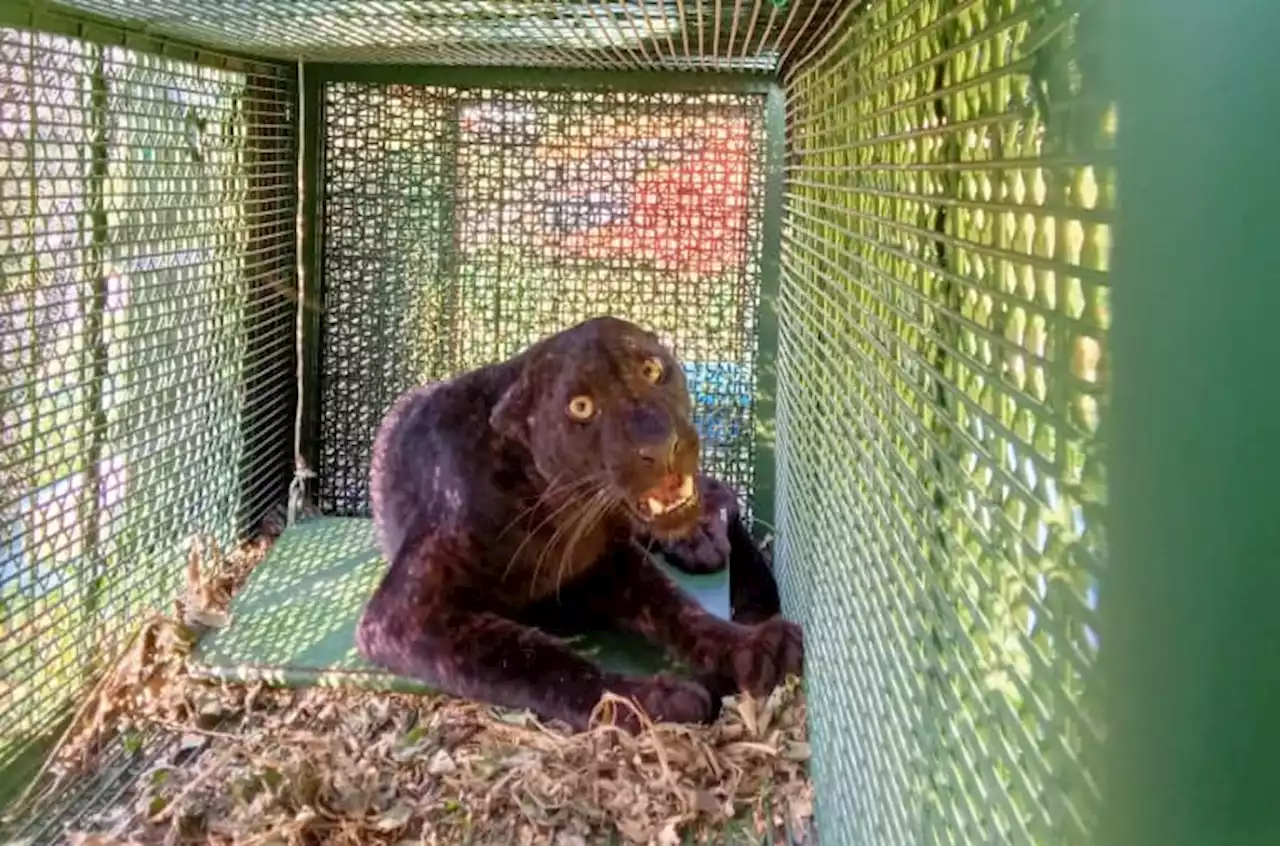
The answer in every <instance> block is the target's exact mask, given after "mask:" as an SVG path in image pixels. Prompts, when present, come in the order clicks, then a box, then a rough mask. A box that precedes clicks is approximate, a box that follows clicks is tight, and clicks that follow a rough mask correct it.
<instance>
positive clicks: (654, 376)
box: [640, 358, 662, 385]
mask: <svg viewBox="0 0 1280 846" xmlns="http://www.w3.org/2000/svg"><path fill="white" fill-rule="evenodd" d="M640 373H641V374H642V375H643V376H644V378H645V381H646V382H648V383H649V384H651V385H656V384H658V380H659V379H661V378H662V362H661V361H658V360H657V359H656V358H646V359H645V360H644V364H642V365H641V366H640Z"/></svg>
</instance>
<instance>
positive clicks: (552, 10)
mask: <svg viewBox="0 0 1280 846" xmlns="http://www.w3.org/2000/svg"><path fill="white" fill-rule="evenodd" d="M61 5H63V6H65V7H67V8H71V9H75V10H77V11H81V12H88V13H92V14H96V15H102V16H105V17H109V18H111V19H112V20H113V21H115V22H124V23H127V24H129V25H131V26H132V27H133V28H137V29H140V30H143V31H145V32H149V33H151V34H155V35H164V36H168V37H171V38H181V39H185V40H191V41H195V42H199V43H201V44H204V45H208V46H211V47H218V48H222V49H230V50H236V51H240V52H246V53H253V54H257V55H260V56H264V57H269V58H277V59H289V60H302V61H317V62H362V63H387V64H391V63H414V64H436V65H489V66H505V67H513V66H529V67H574V68H602V69H609V68H615V69H623V68H627V69H648V70H699V69H703V70H737V71H759V72H770V71H775V70H777V69H778V68H780V67H782V66H784V65H785V64H787V62H789V61H791V60H793V59H798V58H800V57H803V56H804V55H805V54H806V53H807V52H808V50H810V49H811V48H813V47H814V46H815V36H818V35H819V34H820V33H823V32H826V31H829V29H830V23H831V21H832V19H834V18H835V17H836V15H838V14H839V13H840V11H841V10H842V9H843V8H847V7H849V6H851V5H854V4H852V3H849V2H846V0H623V2H601V0H576V2H574V0H541V2H539V0H506V2H495V0H398V2H397V0H389V1H384V2H377V0H368V2H360V1H359V0H71V2H66V3H63V4H61Z"/></svg>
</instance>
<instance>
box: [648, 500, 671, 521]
mask: <svg viewBox="0 0 1280 846" xmlns="http://www.w3.org/2000/svg"><path fill="white" fill-rule="evenodd" d="M645 505H648V506H649V513H650V514H652V515H653V516H654V517H657V516H658V515H659V514H663V513H664V512H666V510H667V507H666V506H665V505H663V504H662V503H661V502H658V500H656V499H654V498H653V497H649V501H648V502H646V503H645Z"/></svg>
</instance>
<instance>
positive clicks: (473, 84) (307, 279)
mask: <svg viewBox="0 0 1280 846" xmlns="http://www.w3.org/2000/svg"><path fill="white" fill-rule="evenodd" d="M300 74H301V82H300V90H301V92H302V95H301V96H302V121H303V128H302V131H301V132H300V133H299V138H300V139H301V140H300V143H301V144H302V150H301V153H300V160H301V161H302V167H303V176H302V192H303V196H302V198H301V203H302V208H303V210H304V211H303V215H304V217H303V219H304V223H303V234H302V245H301V256H302V261H303V292H304V293H303V296H304V299H305V305H304V307H303V321H302V324H303V325H302V349H303V354H302V374H303V375H302V397H303V402H304V403H305V404H304V406H303V417H302V439H301V440H302V457H303V459H304V460H305V461H306V462H307V465H308V466H309V467H310V468H312V469H313V470H314V469H315V468H316V467H317V466H318V465H319V443H320V416H319V407H320V401H321V383H320V374H321V372H322V370H321V356H322V355H323V350H322V344H321V338H320V335H321V325H320V314H321V310H320V308H319V304H320V303H322V302H323V301H324V280H323V271H322V265H323V257H324V243H323V231H322V230H323V227H322V225H321V221H322V220H323V211H324V209H323V193H322V191H321V190H320V180H321V179H322V176H323V174H322V170H323V156H324V150H323V144H322V143H321V138H322V130H323V127H324V101H323V90H324V86H325V85H326V84H327V83H330V82H375V83H386V84H402V85H433V86H442V87H452V88H462V89H468V88H473V89H478V88H492V89H507V90H511V89H520V90H569V91H592V90H596V91H629V92H678V93H706V92H718V93H731V94H762V95H764V96H765V103H766V106H765V127H766V146H767V149H766V152H765V162H764V167H765V197H764V209H765V215H764V221H763V228H762V238H763V244H762V246H761V262H762V268H761V269H762V276H761V291H760V307H759V315H758V321H759V322H758V333H757V344H758V347H757V368H756V390H755V401H756V408H755V414H756V431H755V434H756V442H755V450H756V458H755V462H754V477H755V483H754V487H755V490H754V496H753V498H752V514H753V516H754V517H758V518H760V521H759V522H757V523H756V524H755V525H756V531H757V532H760V531H762V530H763V528H764V527H771V526H772V521H773V516H774V514H773V509H774V503H773V497H774V493H773V492H774V475H775V465H774V394H775V390H776V379H777V372H776V366H775V359H776V354H777V345H778V315H777V306H776V300H777V294H778V280H779V273H780V268H779V254H780V250H781V232H782V193H783V185H784V179H785V174H784V170H783V164H784V161H785V154H786V108H785V100H784V94H783V91H782V88H781V86H780V85H779V84H778V81H777V80H776V79H774V78H773V77H771V76H767V75H763V74H757V73H696V74H695V73H685V72H679V71H559V70H520V69H505V68H465V69H463V68H453V67H424V66H399V65H347V64H327V63H318V64H303V65H302V66H301V70H300Z"/></svg>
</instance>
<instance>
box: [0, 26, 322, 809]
mask: <svg viewBox="0 0 1280 846" xmlns="http://www.w3.org/2000/svg"><path fill="white" fill-rule="evenodd" d="M14 17H15V18H19V19H21V18H22V16H21V15H14ZM20 23H21V21H20V20H17V21H15V20H13V19H11V18H9V16H8V12H5V13H3V14H0V418H2V419H3V431H2V434H0V784H3V785H4V789H3V790H0V794H4V793H7V792H8V791H9V790H13V789H19V788H21V787H22V786H24V784H25V782H26V779H27V778H28V777H29V776H30V775H31V774H32V770H33V768H34V767H35V766H38V765H39V763H40V757H41V755H42V754H43V753H44V751H46V749H47V746H48V744H49V743H50V741H51V740H53V739H54V736H55V734H56V731H57V730H58V728H59V726H60V725H61V723H62V721H63V719H64V718H66V717H68V716H69V715H70V713H71V712H72V711H73V710H74V709H75V708H76V707H77V706H78V705H79V704H80V701H79V697H81V696H82V695H83V694H84V691H85V688H86V685H88V684H89V683H90V682H91V681H92V679H93V678H94V674H95V673H96V672H97V671H98V670H100V669H102V666H101V662H102V660H103V659H104V658H106V657H108V656H111V655H112V654H113V653H114V652H115V651H117V650H119V649H120V648H122V647H123V646H124V645H125V640H126V639H127V638H129V637H130V636H131V635H132V634H133V632H134V630H135V628H136V627H137V625H138V624H139V623H140V622H141V619H142V617H143V615H145V614H147V613H149V612H151V611H153V610H154V609H157V608H163V607H165V606H166V604H167V603H168V602H169V601H170V599H171V598H172V597H173V596H175V595H176V594H177V592H178V588H179V586H180V584H181V579H182V574H183V566H182V565H183V563H184V562H185V560H186V554H187V541H188V540H189V539H190V538H191V537H192V536H195V535H203V536H208V537H211V538H213V539H215V540H216V541H217V542H218V543H220V544H222V545H223V547H224V548H225V547H227V546H228V545H229V544H231V543H232V542H233V541H234V540H235V539H236V538H237V537H238V536H240V535H241V534H243V533H244V532H245V531H247V530H248V529H250V528H251V527H255V526H256V525H257V524H258V523H259V522H260V521H261V520H262V519H263V518H264V517H266V516H267V515H268V511H269V510H270V508H271V506H272V505H274V504H276V503H278V502H280V501H281V500H282V498H283V496H284V492H285V490H286V487H287V484H288V480H289V478H290V475H291V471H292V464H293V460H292V445H291V437H290V431H291V428H292V420H293V413H294V396H295V393H296V392H295V390H294V388H293V385H294V383H295V375H294V371H295V369H296V356H295V352H294V349H295V340H294V336H295V323H296V319H295V303H296V294H295V290H296V285H297V280H296V271H295V268H296V264H297V257H296V249H295V243H296V235H295V230H296V225H295V212H296V207H297V206H296V190H295V185H296V153H295V142H296V136H295V123H296V103H295V100H296V93H295V88H296V86H295V84H294V74H295V72H294V70H293V69H292V68H289V67H282V66H278V65H274V64H268V63H259V62H248V61H242V60H239V59H232V58H230V57H225V56H220V55H218V54H216V53H209V52H202V53H199V54H197V53H196V52H195V51H190V50H184V49H181V48H179V47H177V46H176V45H171V44H166V43H164V42H161V41H158V40H156V39H148V38H140V37H137V36H135V35H127V34H126V33H124V32H122V31H120V30H117V29H113V28H111V27H106V26H96V25H86V24H75V25H71V26H67V27H65V28H63V29H62V30H61V31H60V32H59V31H57V30H56V29H55V31H53V32H49V31H33V30H31V29H27V28H25V27H24V26H21V25H15V24H20ZM3 798H5V797H4V796H0V799H3Z"/></svg>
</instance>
